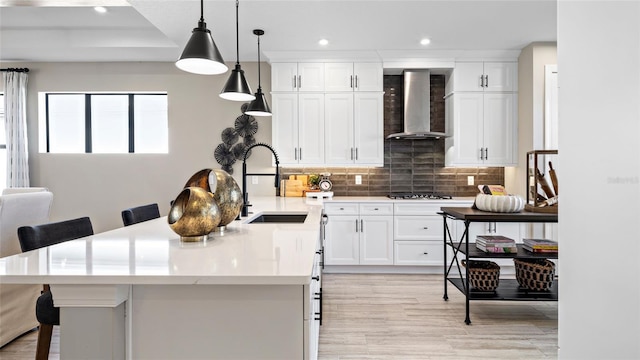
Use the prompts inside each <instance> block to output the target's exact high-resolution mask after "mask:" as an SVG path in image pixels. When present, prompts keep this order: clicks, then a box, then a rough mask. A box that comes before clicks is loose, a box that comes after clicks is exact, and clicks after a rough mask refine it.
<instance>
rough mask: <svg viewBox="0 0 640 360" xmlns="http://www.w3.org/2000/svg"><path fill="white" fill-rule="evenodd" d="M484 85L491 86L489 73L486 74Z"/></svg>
mask: <svg viewBox="0 0 640 360" xmlns="http://www.w3.org/2000/svg"><path fill="white" fill-rule="evenodd" d="M484 87H486V88H488V87H489V75H485V76H484Z"/></svg>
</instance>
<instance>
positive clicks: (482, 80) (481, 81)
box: [480, 75, 484, 87]
mask: <svg viewBox="0 0 640 360" xmlns="http://www.w3.org/2000/svg"><path fill="white" fill-rule="evenodd" d="M480 87H484V75H480Z"/></svg>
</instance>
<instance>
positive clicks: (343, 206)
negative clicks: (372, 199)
mask: <svg viewBox="0 0 640 360" xmlns="http://www.w3.org/2000/svg"><path fill="white" fill-rule="evenodd" d="M324 212H325V214H327V215H358V203H331V204H324Z"/></svg>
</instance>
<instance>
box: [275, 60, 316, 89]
mask: <svg viewBox="0 0 640 360" xmlns="http://www.w3.org/2000/svg"><path fill="white" fill-rule="evenodd" d="M271 91H272V92H294V91H296V92H322V91H324V63H272V64H271Z"/></svg>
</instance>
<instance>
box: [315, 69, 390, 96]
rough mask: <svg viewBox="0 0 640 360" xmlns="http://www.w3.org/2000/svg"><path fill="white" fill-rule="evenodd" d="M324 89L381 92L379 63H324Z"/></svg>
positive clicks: (381, 83) (381, 75)
mask: <svg viewBox="0 0 640 360" xmlns="http://www.w3.org/2000/svg"><path fill="white" fill-rule="evenodd" d="M324 74H325V77H324V89H325V91H327V92H337V91H383V79H384V77H383V73H382V64H381V63H325V64H324Z"/></svg>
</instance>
